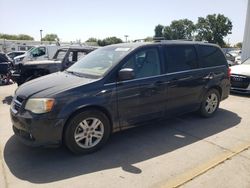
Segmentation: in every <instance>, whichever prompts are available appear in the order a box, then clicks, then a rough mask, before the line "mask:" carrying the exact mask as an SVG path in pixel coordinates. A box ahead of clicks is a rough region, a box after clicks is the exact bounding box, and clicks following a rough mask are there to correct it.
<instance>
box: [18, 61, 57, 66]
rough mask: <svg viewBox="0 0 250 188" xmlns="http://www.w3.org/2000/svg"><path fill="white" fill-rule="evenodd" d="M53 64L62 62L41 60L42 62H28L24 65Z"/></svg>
mask: <svg viewBox="0 0 250 188" xmlns="http://www.w3.org/2000/svg"><path fill="white" fill-rule="evenodd" d="M52 63H61V61H56V60H41V61H26V62H25V63H23V64H24V65H39V64H42V65H44V64H52Z"/></svg>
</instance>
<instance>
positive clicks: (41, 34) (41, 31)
mask: <svg viewBox="0 0 250 188" xmlns="http://www.w3.org/2000/svg"><path fill="white" fill-rule="evenodd" d="M40 38H41V44H42V38H43V30H42V29H40Z"/></svg>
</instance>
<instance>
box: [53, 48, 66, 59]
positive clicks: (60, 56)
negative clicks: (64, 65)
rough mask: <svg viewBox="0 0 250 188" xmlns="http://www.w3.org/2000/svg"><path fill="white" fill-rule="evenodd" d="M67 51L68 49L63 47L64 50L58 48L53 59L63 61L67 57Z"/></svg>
mask: <svg viewBox="0 0 250 188" xmlns="http://www.w3.org/2000/svg"><path fill="white" fill-rule="evenodd" d="M66 52H67V49H63V50H58V51H57V52H56V54H55V56H54V58H53V59H55V60H59V61H62V60H63V58H64V57H65V54H66Z"/></svg>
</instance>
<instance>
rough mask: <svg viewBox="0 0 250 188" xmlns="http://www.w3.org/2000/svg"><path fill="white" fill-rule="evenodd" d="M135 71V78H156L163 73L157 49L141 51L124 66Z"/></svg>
mask: <svg viewBox="0 0 250 188" xmlns="http://www.w3.org/2000/svg"><path fill="white" fill-rule="evenodd" d="M122 68H131V69H133V70H134V73H135V78H145V77H150V76H156V75H159V74H160V73H161V66H160V58H159V54H158V50H157V49H156V48H150V49H145V50H141V51H139V52H137V53H135V54H134V55H132V57H130V58H129V60H128V61H127V62H126V63H125V64H124V65H123V67H122Z"/></svg>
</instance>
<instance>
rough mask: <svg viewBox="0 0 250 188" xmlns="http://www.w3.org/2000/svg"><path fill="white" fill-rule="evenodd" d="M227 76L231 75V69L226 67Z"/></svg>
mask: <svg viewBox="0 0 250 188" xmlns="http://www.w3.org/2000/svg"><path fill="white" fill-rule="evenodd" d="M227 76H228V78H230V76H231V69H230V68H229V67H228V70H227Z"/></svg>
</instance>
